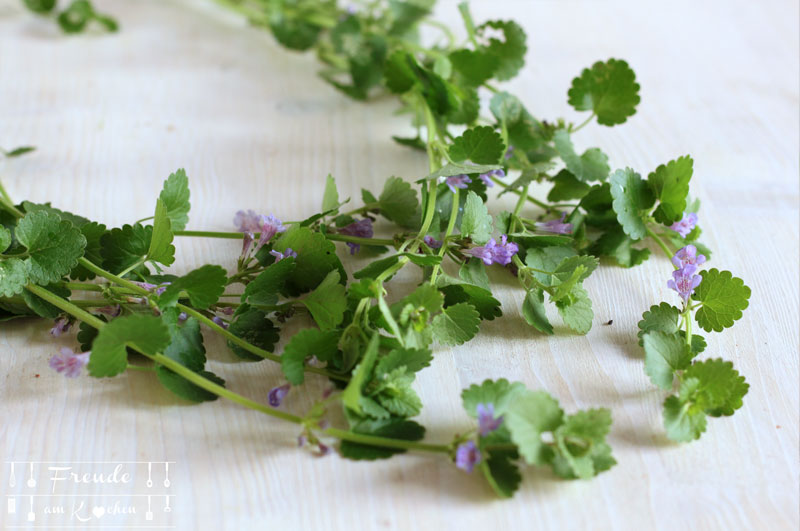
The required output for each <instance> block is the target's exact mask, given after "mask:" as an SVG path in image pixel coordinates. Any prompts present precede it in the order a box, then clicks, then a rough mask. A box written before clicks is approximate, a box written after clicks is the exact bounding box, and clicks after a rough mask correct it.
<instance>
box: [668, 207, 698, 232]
mask: <svg viewBox="0 0 800 531" xmlns="http://www.w3.org/2000/svg"><path fill="white" fill-rule="evenodd" d="M695 225H697V214H695V213H694V212H692V213H691V214H684V215H683V219H681V220H680V221H676V222H675V223H673V224H672V225H671V226H670V229H672V230H674V231H675V232H677V233H678V234H680V235H681V237H682V238H685V237H686V236H688V234H689V233H690V232H692V230H693V229H694V226H695Z"/></svg>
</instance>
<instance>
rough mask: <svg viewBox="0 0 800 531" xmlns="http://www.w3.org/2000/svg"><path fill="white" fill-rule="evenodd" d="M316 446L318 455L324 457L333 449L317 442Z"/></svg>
mask: <svg viewBox="0 0 800 531" xmlns="http://www.w3.org/2000/svg"><path fill="white" fill-rule="evenodd" d="M317 447H318V448H319V455H320V457H324V456H326V455H328V454H330V453H331V452H332V451H333V450H331V447H330V446H328V445H327V444H322V443H317Z"/></svg>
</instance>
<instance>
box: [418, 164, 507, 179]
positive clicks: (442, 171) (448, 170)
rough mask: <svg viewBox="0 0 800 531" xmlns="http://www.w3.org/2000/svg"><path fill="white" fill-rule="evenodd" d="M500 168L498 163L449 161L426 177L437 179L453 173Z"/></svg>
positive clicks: (450, 175) (481, 171) (477, 171)
mask: <svg viewBox="0 0 800 531" xmlns="http://www.w3.org/2000/svg"><path fill="white" fill-rule="evenodd" d="M500 168H502V166H500V165H499V164H471V163H469V162H458V163H455V162H450V163H447V164H445V165H444V166H442V167H441V168H439V169H438V170H436V171H435V172H433V173H431V174H430V175H428V176H427V177H426V179H438V178H439V177H452V176H453V175H461V174H472V173H487V172H490V171H492V170H499V169H500Z"/></svg>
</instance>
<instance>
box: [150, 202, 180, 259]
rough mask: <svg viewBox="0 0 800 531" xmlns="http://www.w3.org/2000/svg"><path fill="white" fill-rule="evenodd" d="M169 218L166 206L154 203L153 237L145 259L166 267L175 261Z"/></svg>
mask: <svg viewBox="0 0 800 531" xmlns="http://www.w3.org/2000/svg"><path fill="white" fill-rule="evenodd" d="M174 238H175V236H173V234H172V228H171V226H170V221H169V217H167V206H166V205H165V204H164V201H162V200H161V199H159V200H158V201H156V214H155V217H154V219H153V235H152V237H151V239H150V247H149V249H148V250H147V259H148V260H153V261H155V262H158V263H160V264H164V265H166V266H168V265H172V263H173V262H174V261H175V246H174V245H172V240H173V239H174Z"/></svg>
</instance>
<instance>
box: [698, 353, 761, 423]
mask: <svg viewBox="0 0 800 531" xmlns="http://www.w3.org/2000/svg"><path fill="white" fill-rule="evenodd" d="M684 378H686V379H696V380H697V381H698V382H699V383H698V386H697V390H696V391H695V393H694V394H693V401H694V403H695V404H696V405H697V406H698V407H700V408H702V409H703V411H705V412H706V414H708V415H711V416H712V417H721V416H730V415H733V413H734V411H736V410H737V409H739V408H740V407H742V399H743V398H744V395H746V394H747V391H748V390H749V389H750V386H749V385H748V384H747V383H746V382H745V379H744V376H741V375H740V374H739V373H738V372H737V371H736V369H734V368H733V363H731V362H730V361H724V360H721V359H711V360H705V361H699V362H695V363H693V364H692V365H691V366H690V367H689V368H688V369H687V370H686V372H685V373H684Z"/></svg>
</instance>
